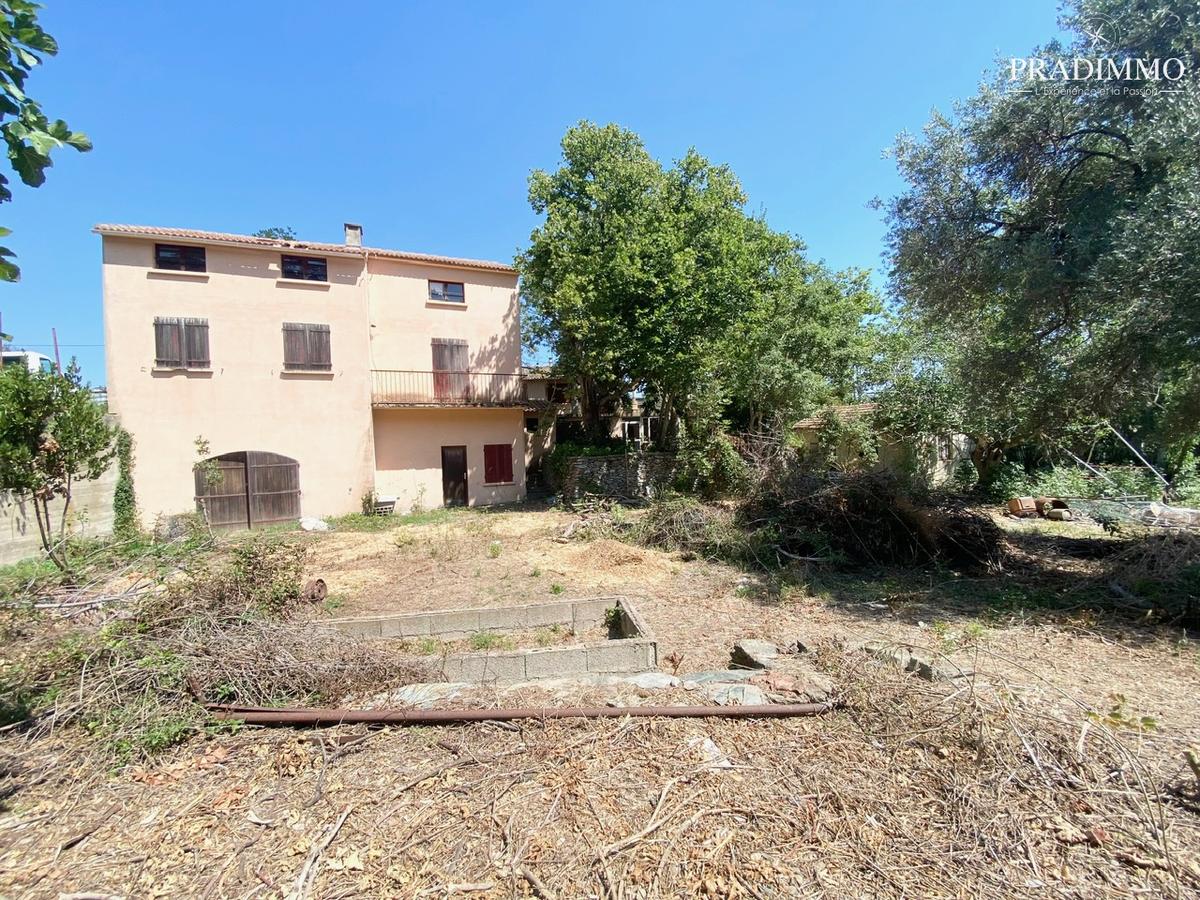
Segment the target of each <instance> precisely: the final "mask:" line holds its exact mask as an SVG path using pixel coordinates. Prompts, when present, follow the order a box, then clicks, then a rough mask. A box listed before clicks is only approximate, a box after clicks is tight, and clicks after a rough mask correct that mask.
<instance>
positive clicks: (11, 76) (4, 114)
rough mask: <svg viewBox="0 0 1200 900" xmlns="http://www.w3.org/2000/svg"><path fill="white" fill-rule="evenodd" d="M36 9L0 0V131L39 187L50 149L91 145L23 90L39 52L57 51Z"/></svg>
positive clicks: (24, 175)
mask: <svg viewBox="0 0 1200 900" xmlns="http://www.w3.org/2000/svg"><path fill="white" fill-rule="evenodd" d="M40 8H41V7H40V6H39V5H38V4H37V3H30V2H28V0H0V135H3V137H4V144H5V146H6V148H7V150H8V160H9V163H10V164H11V165H12V168H13V171H14V172H16V173H17V175H18V177H20V179H21V181H23V182H24V183H25V184H27V185H29V186H30V187H39V186H40V185H41V184H42V183H43V182H44V181H45V180H46V169H48V168H49V167H50V166H52V165H53V162H52V161H51V159H50V154H51V153H52V152H53V151H54V150H56V149H58V148H59V147H74V148H75V149H76V150H80V151H86V150H91V149H92V142H91V141H90V140H89V139H88V136H87V135H86V134H83V133H82V132H79V131H72V130H71V129H70V127H69V126H68V125H67V123H66V122H64V121H63V120H62V119H56V120H54V121H53V122H51V121H50V120H49V119H48V118H47V117H46V114H45V113H44V112H43V111H42V107H41V106H40V105H39V104H38V102H37V101H36V100H34V99H33V98H32V97H30V96H29V95H28V94H26V93H25V79H26V78H27V77H28V76H29V73H30V72H31V71H32V70H33V68H34V66H37V65H39V64H40V63H41V61H42V56H53V55H55V54H56V53H58V44H57V43H55V40H54V38H52V37H51V36H50V35H48V34H46V32H44V31H43V30H42V28H41V26H40V25H38V21H37V11H38V9H40ZM10 200H12V191H11V190H10V189H9V179H8V176H6V175H4V174H2V173H0V203H7V202H8V201H10ZM8 234H11V231H10V230H9V229H7V228H0V237H4V236H7V235H8ZM12 257H13V252H12V251H11V250H9V249H8V248H7V247H0V280H4V281H16V280H17V278H19V277H20V274H21V272H20V269H18V268H17V266H16V265H15V264H14V263H13V262H12Z"/></svg>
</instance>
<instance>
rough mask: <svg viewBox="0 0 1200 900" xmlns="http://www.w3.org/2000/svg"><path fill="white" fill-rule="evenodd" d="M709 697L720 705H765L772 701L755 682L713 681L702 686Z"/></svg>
mask: <svg viewBox="0 0 1200 900" xmlns="http://www.w3.org/2000/svg"><path fill="white" fill-rule="evenodd" d="M702 690H703V691H704V693H705V694H706V695H707V697H708V699H709V700H711V701H712V702H713V703H716V704H717V705H718V706H765V705H766V704H767V703H769V702H770V701H769V700H767V695H766V694H764V693H763V692H762V689H761V688H759V687H757V686H755V685H753V684H729V683H723V682H719V681H717V682H713V683H711V684H706V685H704V687H703V688H702Z"/></svg>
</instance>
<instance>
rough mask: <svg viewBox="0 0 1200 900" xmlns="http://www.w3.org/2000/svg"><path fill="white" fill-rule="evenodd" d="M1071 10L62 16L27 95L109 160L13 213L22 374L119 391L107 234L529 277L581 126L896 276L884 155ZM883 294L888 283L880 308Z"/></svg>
mask: <svg viewBox="0 0 1200 900" xmlns="http://www.w3.org/2000/svg"><path fill="white" fill-rule="evenodd" d="M1057 13H1058V10H1057V7H1056V4H1055V3H1054V2H1052V0H1006V2H1003V3H996V2H989V3H982V2H977V0H957V2H955V0H942V2H921V3H885V2H868V3H858V4H833V3H811V2H803V3H801V2H794V3H768V2H750V3H740V4H735V3H725V4H720V3H708V2H686V3H685V2H671V3H665V2H645V0H643V2H639V3H627V2H611V3H590V2H565V0H564V2H562V3H560V4H550V3H536V4H534V3H528V4H526V3H505V4H501V3H487V4H485V3H461V4H448V3H405V2H390V3H375V2H368V0H359V2H355V3H344V4H329V3H321V4H317V3H307V2H300V0H291V2H286V3H285V2H278V3H277V2H266V0H253V2H246V0H243V2H241V3H231V2H211V3H163V2H142V3H135V2H119V0H106V2H103V3H97V2H90V0H89V2H84V0H76V2H55V0H46V9H44V10H43V13H42V16H41V20H42V23H43V25H44V27H45V28H46V30H47V31H49V32H50V33H51V34H53V35H54V36H55V37H56V38H57V39H58V42H59V45H60V53H59V56H58V57H56V58H53V59H50V60H48V61H47V63H46V65H45V66H44V67H43V68H41V69H40V70H38V71H36V72H35V73H34V74H33V75H32V76H31V78H30V80H29V82H28V85H27V88H28V90H29V92H30V93H31V94H32V95H33V96H34V97H36V98H38V99H39V100H40V101H41V102H42V103H43V105H44V107H45V109H46V111H47V112H48V113H49V114H50V115H51V117H62V118H65V119H66V120H67V121H68V122H69V123H70V124H71V126H72V127H73V128H75V129H77V130H82V131H85V132H87V133H88V134H89V135H90V136H91V138H92V140H93V142H94V144H95V149H94V150H93V151H92V152H91V153H87V154H77V153H75V152H74V151H65V152H60V153H59V154H58V156H57V157H56V163H55V166H54V168H53V169H51V170H49V171H48V178H47V182H46V184H45V185H43V186H42V187H41V188H39V189H37V190H31V189H27V188H24V187H23V186H21V185H19V184H18V185H17V186H16V188H15V190H14V193H15V199H14V202H13V203H11V204H8V205H7V206H5V207H0V223H2V224H5V225H7V226H9V227H11V228H13V229H14V231H15V233H14V235H13V236H12V237H11V238H10V239H9V240H8V242H7V243H9V244H10V246H11V247H12V248H13V249H14V250H15V251H16V252H17V254H18V257H19V258H18V262H19V264H20V266H21V268H22V270H23V277H22V280H21V282H20V283H19V284H16V285H6V284H0V313H2V315H3V323H4V331H6V332H8V333H9V334H12V335H14V337H15V338H16V341H15V345H16V346H25V347H28V348H30V349H37V350H43V351H45V352H49V350H48V344H49V342H50V329H51V327H56V328H57V329H58V339H59V342H60V344H61V345H62V352H63V356H64V362H65V358H66V357H68V356H71V355H74V356H77V357H78V358H79V360H80V362H81V364H82V365H83V368H84V374H85V377H87V378H88V379H89V380H90V381H92V382H93V383H95V384H103V382H104V357H103V347H102V346H101V344H102V342H103V327H102V322H101V295H100V240H99V238H98V237H97V236H95V235H93V234H92V233H91V231H90V229H91V227H92V225H94V224H95V223H97V222H124V223H132V224H144V225H174V226H183V227H193V228H204V229H212V230H218V231H233V232H251V231H254V230H257V229H258V228H262V227H264V226H268V225H290V226H291V227H293V228H294V229H296V231H297V232H298V234H299V235H300V236H301V237H303V238H309V239H313V240H327V241H340V240H341V226H342V223H343V222H344V221H356V222H361V223H362V224H363V226H364V229H365V241H366V243H368V244H370V245H372V246H378V247H395V248H400V249H406V250H416V251H424V252H431V253H444V254H451V255H458V256H472V257H483V258H489V259H501V260H509V259H511V258H512V257H513V255H514V253H515V252H516V251H517V250H518V249H519V248H520V247H521V246H522V245H523V244H524V242H525V241H526V240H527V239H528V237H529V233H530V231H531V230H532V228H533V227H534V226H535V225H536V219H535V217H534V215H533V213H532V212H531V210H530V209H529V204H528V202H527V199H526V178H527V176H528V173H529V171H530V170H531V169H534V168H548V167H553V166H554V165H556V162H557V160H558V155H559V148H558V142H559V140H560V138H561V137H562V134H563V132H564V131H565V130H566V129H567V128H568V127H569V126H570V125H571V124H573V123H575V122H577V121H579V120H580V119H591V120H593V121H597V122H609V121H612V122H618V123H620V124H621V125H624V126H625V127H627V128H631V129H633V130H634V131H636V132H638V133H639V134H640V135H641V136H642V138H643V140H644V141H645V143H646V145H647V147H648V148H649V150H650V152H651V153H653V154H654V155H655V156H657V157H659V158H661V159H663V160H670V159H673V158H676V157H678V156H680V155H682V154H683V152H684V151H686V149H687V148H688V147H690V146H694V147H696V148H697V149H698V150H699V151H700V152H701V153H703V154H704V155H706V156H707V157H708V158H710V159H712V160H714V161H718V162H725V163H728V164H729V165H731V166H732V167H733V169H734V171H735V172H736V173H737V174H738V175H739V176H740V178H741V180H742V182H743V184H744V186H745V188H746V191H747V193H748V194H749V197H750V203H751V207H752V208H753V209H754V210H756V211H757V210H761V211H763V212H765V214H766V216H767V218H768V220H769V221H770V223H771V225H772V226H773V227H775V228H778V229H782V230H787V231H791V232H793V233H796V234H798V235H800V236H801V237H802V238H803V239H804V240H805V241H806V242H807V243H808V246H809V249H810V252H811V254H812V255H813V256H814V257H817V258H820V259H824V260H825V261H826V262H827V263H828V264H830V265H831V266H833V267H835V268H843V267H847V266H859V267H864V268H870V269H872V270H874V271H875V272H876V273H879V272H880V271H881V269H882V267H883V260H882V258H881V253H882V251H883V243H882V238H883V233H884V228H883V223H882V219H881V216H880V213H878V212H877V211H875V210H872V209H870V208H869V207H868V203H869V202H870V200H871V199H872V198H873V197H876V196H881V197H886V196H888V195H890V194H893V193H895V192H896V191H897V190H898V189H899V187H900V182H899V179H898V178H897V176H896V174H895V169H894V166H893V164H892V163H891V162H890V161H889V160H887V159H884V158H883V155H882V153H883V151H884V150H885V148H887V147H888V146H889V145H890V144H891V142H892V139H893V138H894V136H895V135H896V134H897V133H898V132H900V131H903V130H911V131H915V130H918V129H919V128H920V127H921V126H922V125H923V124H924V122H925V121H926V120H927V118H928V115H929V112H930V110H931V109H933V108H935V107H936V108H940V109H943V110H948V109H949V108H950V106H951V104H952V103H953V101H954V100H955V99H956V98H963V97H966V96H969V95H970V94H971V93H973V92H974V90H975V87H976V85H977V83H978V81H979V80H980V77H981V76H982V74H983V72H984V70H985V69H987V68H988V67H989V66H990V65H991V63H992V61H993V60H994V59H995V58H996V57H997V56H1009V55H1024V54H1025V53H1026V52H1028V51H1029V50H1030V49H1032V48H1033V47H1034V46H1035V45H1037V44H1039V43H1043V42H1044V41H1045V40H1047V39H1049V38H1050V37H1052V36H1053V35H1054V34H1055V33H1056V32H1057V26H1056V18H1057ZM882 281H883V279H882V277H879V276H877V283H880V284H882Z"/></svg>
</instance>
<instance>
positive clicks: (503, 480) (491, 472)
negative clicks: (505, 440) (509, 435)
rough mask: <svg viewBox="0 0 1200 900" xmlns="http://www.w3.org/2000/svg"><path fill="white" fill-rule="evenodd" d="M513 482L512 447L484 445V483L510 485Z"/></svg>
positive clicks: (506, 445)
mask: <svg viewBox="0 0 1200 900" xmlns="http://www.w3.org/2000/svg"><path fill="white" fill-rule="evenodd" d="M512 480H513V456H512V447H510V446H509V445H508V444H484V445H483V481H484V483H485V484H508V483H510V482H511V481H512Z"/></svg>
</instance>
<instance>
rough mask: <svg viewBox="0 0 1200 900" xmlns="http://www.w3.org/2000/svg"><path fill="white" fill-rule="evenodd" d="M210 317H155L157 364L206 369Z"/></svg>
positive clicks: (209, 362) (155, 362) (208, 361)
mask: <svg viewBox="0 0 1200 900" xmlns="http://www.w3.org/2000/svg"><path fill="white" fill-rule="evenodd" d="M211 364H212V363H211V360H210V359H209V358H208V319H175V318H172V319H164V318H156V319H155V320H154V365H155V367H156V368H159V369H207V368H208V367H209V366H210V365H211Z"/></svg>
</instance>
